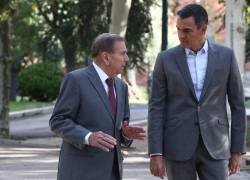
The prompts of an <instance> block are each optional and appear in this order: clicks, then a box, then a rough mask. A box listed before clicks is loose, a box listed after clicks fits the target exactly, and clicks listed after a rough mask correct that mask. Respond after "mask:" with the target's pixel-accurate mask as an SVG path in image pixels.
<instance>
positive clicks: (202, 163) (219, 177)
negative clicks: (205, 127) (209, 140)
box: [166, 137, 228, 180]
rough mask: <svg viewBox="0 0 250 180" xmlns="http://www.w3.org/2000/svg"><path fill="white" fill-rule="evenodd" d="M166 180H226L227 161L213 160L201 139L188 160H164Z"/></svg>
mask: <svg viewBox="0 0 250 180" xmlns="http://www.w3.org/2000/svg"><path fill="white" fill-rule="evenodd" d="M166 168H167V177H168V180H197V176H198V177H199V180H228V159H222V160H216V159H213V158H212V157H211V156H210V154H209V152H208V151H207V149H206V147H205V145H204V143H203V140H202V137H200V140H199V143H198V146H197V149H196V151H195V153H194V155H193V156H192V158H191V159H190V160H186V161H172V160H166Z"/></svg>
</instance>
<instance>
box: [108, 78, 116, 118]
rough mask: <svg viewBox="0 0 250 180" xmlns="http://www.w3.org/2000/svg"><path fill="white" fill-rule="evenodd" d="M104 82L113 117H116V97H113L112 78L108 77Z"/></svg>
mask: <svg viewBox="0 0 250 180" xmlns="http://www.w3.org/2000/svg"><path fill="white" fill-rule="evenodd" d="M106 83H107V84H108V88H109V89H108V95H109V101H110V104H111V107H112V112H113V116H114V118H115V117H116V98H115V91H114V90H115V89H114V78H108V79H106Z"/></svg>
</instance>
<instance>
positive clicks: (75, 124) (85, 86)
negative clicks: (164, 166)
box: [50, 65, 130, 180]
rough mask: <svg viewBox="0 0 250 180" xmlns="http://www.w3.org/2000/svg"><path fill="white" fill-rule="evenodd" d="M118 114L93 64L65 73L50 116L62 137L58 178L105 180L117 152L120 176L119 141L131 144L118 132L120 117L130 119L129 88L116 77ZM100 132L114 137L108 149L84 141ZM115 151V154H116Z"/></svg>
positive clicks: (64, 179) (119, 129)
mask: <svg viewBox="0 0 250 180" xmlns="http://www.w3.org/2000/svg"><path fill="white" fill-rule="evenodd" d="M115 89H116V97H117V117H116V119H114V118H113V116H112V110H111V105H110V102H109V99H108V95H107V93H106V92H105V89H104V87H103V85H102V82H101V80H100V78H99V76H98V74H97V72H96V71H95V69H94V67H93V65H90V66H89V67H87V68H85V69H80V70H76V71H73V72H70V73H68V74H67V75H66V77H65V79H64V81H63V83H62V85H61V89H60V93H59V96H58V99H57V103H56V105H55V108H54V112H53V114H52V117H51V119H50V127H51V130H52V131H53V132H55V133H56V134H57V135H59V136H61V137H62V138H63V143H62V147H61V152H60V159H59V169H58V179H59V180H82V179H84V180H93V179H103V180H108V179H109V177H110V174H111V172H112V166H113V163H114V156H115V155H117V159H118V163H119V173H120V177H122V159H123V157H122V154H121V147H120V143H125V144H126V143H130V142H128V141H127V140H125V139H124V138H123V136H122V135H121V125H122V122H123V120H125V119H127V120H128V119H129V105H128V88H127V85H126V84H125V83H124V82H122V80H121V79H119V78H115ZM90 131H91V132H95V131H103V132H104V133H107V134H109V135H111V136H113V137H115V138H116V139H117V142H118V144H117V146H116V148H115V149H114V150H112V151H111V152H104V151H102V150H100V149H98V148H95V147H91V146H89V145H85V144H84V138H85V136H86V135H87V133H89V132H90ZM115 151H116V153H115Z"/></svg>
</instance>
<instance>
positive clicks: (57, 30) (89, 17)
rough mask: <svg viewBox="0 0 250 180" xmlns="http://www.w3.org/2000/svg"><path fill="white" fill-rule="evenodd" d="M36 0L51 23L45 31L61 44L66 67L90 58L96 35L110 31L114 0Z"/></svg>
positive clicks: (40, 11) (39, 9)
mask: <svg viewBox="0 0 250 180" xmlns="http://www.w3.org/2000/svg"><path fill="white" fill-rule="evenodd" d="M33 1H35V3H36V5H37V8H38V14H39V15H40V16H41V17H42V18H43V19H44V22H46V24H47V25H48V29H47V33H46V34H51V35H53V36H54V37H55V38H56V39H58V40H59V41H60V43H61V46H62V48H63V51H64V58H65V63H66V68H67V70H72V69H74V67H75V66H76V64H77V63H78V62H79V61H80V62H83V61H84V60H85V59H87V57H89V56H90V47H91V44H92V40H93V39H94V37H96V36H97V34H99V33H102V32H107V31H108V24H109V14H110V11H111V6H110V2H111V0H73V1H70V0H54V1H51V0H33ZM51 37H52V36H51ZM83 52H84V53H83ZM83 56H84V57H83ZM79 57H81V58H79ZM86 64H87V63H86Z"/></svg>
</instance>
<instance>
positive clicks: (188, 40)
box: [176, 16, 206, 51]
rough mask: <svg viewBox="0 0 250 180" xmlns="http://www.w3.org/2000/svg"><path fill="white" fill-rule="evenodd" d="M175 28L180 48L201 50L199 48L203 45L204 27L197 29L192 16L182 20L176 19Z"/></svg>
mask: <svg viewBox="0 0 250 180" xmlns="http://www.w3.org/2000/svg"><path fill="white" fill-rule="evenodd" d="M176 28H177V32H178V37H179V41H180V45H181V47H183V48H189V49H192V50H194V51H196V50H199V48H201V47H200V46H201V45H203V43H204V39H205V34H206V25H201V27H200V28H198V27H197V26H196V24H195V21H194V17H193V16H191V17H188V18H184V19H181V18H180V17H178V18H177V24H176Z"/></svg>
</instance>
